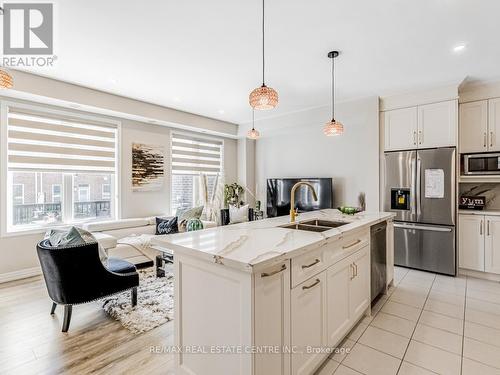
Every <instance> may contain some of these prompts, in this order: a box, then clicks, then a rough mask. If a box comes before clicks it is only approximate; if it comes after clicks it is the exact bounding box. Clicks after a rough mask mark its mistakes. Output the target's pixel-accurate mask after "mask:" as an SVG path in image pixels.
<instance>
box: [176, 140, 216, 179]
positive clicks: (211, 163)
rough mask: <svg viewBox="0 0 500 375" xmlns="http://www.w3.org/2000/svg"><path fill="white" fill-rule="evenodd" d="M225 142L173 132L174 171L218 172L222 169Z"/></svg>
mask: <svg viewBox="0 0 500 375" xmlns="http://www.w3.org/2000/svg"><path fill="white" fill-rule="evenodd" d="M222 151H223V142H222V141H221V140H217V139H207V138H197V137H195V136H190V135H184V134H175V133H174V134H172V173H175V174H198V173H200V172H203V173H206V174H217V173H219V172H221V170H222Z"/></svg>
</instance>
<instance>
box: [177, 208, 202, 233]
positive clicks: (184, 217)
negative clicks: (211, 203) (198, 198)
mask: <svg viewBox="0 0 500 375" xmlns="http://www.w3.org/2000/svg"><path fill="white" fill-rule="evenodd" d="M202 212H203V206H199V207H193V208H189V209H187V210H186V209H177V212H176V214H175V216H177V217H178V223H179V227H181V228H182V229H184V228H185V227H186V224H187V222H188V220H189V219H199V218H200V217H201V214H202Z"/></svg>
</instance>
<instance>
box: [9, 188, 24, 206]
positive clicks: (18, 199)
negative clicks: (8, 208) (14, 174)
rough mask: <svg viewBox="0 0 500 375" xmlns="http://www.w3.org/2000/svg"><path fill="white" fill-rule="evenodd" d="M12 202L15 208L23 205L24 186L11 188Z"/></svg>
mask: <svg viewBox="0 0 500 375" xmlns="http://www.w3.org/2000/svg"><path fill="white" fill-rule="evenodd" d="M12 201H13V204H14V205H15V206H17V205H20V204H24V184H14V185H13V186H12Z"/></svg>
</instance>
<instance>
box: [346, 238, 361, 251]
mask: <svg viewBox="0 0 500 375" xmlns="http://www.w3.org/2000/svg"><path fill="white" fill-rule="evenodd" d="M360 242H361V240H356V241H354V242H353V243H352V244H350V245H347V246H342V249H344V250H345V249H349V248H350V247H353V246H355V245H357V244H358V243H360Z"/></svg>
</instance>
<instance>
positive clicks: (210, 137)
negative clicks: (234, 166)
mask: <svg viewBox="0 0 500 375" xmlns="http://www.w3.org/2000/svg"><path fill="white" fill-rule="evenodd" d="M177 134H178V135H183V136H188V137H194V138H198V139H206V140H213V141H219V142H222V146H221V153H220V171H219V173H218V174H219V176H221V175H222V174H224V171H225V169H224V168H225V165H224V153H225V150H226V140H225V139H224V138H223V137H217V136H207V135H205V134H200V133H191V132H185V131H180V130H171V131H170V145H169V160H170V161H172V159H173V153H174V152H173V147H172V142H173V139H174V136H175V135H177ZM201 173H202V172H198V173H193V174H192V176H194V177H196V176H200V175H201ZM174 175H178V176H183V175H186V174H185V173H175V172H174V170H173V169H172V163H171V162H170V165H169V178H170V198H169V208H170V212H171V214H172V215H175V212H174V208H173V191H174V178H173V176H174ZM214 175H215V174H214ZM195 190H197V187H194V188H193V201H195V200H196V198H197V197H196V193H195Z"/></svg>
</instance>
